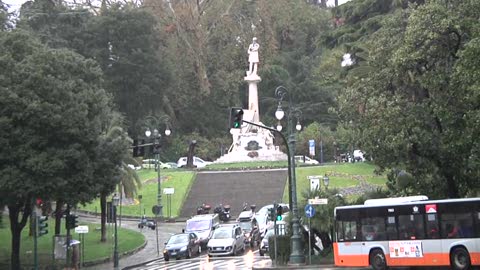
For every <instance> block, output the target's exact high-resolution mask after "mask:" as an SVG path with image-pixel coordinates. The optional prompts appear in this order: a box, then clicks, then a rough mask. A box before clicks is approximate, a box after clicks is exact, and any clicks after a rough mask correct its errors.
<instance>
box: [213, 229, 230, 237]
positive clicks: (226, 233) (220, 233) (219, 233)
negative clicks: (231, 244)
mask: <svg viewBox="0 0 480 270" xmlns="http://www.w3.org/2000/svg"><path fill="white" fill-rule="evenodd" d="M212 238H213V239H229V238H232V230H231V229H216V230H215V233H213V236H212Z"/></svg>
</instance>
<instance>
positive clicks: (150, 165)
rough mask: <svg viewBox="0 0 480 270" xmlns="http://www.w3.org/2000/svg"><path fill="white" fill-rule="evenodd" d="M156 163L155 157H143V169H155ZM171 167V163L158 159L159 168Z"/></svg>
mask: <svg viewBox="0 0 480 270" xmlns="http://www.w3.org/2000/svg"><path fill="white" fill-rule="evenodd" d="M156 164H157V160H156V159H144V160H143V161H142V167H143V168H144V169H155V167H156ZM171 168H172V165H170V164H168V163H163V162H161V161H160V169H162V170H163V169H171Z"/></svg>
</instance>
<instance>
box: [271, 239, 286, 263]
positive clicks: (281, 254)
mask: <svg viewBox="0 0 480 270" xmlns="http://www.w3.org/2000/svg"><path fill="white" fill-rule="evenodd" d="M274 240H275V236H272V237H270V238H268V254H269V255H270V259H272V261H274V260H275V242H274ZM289 258H290V236H289V235H277V265H286V264H287V263H288V259H289Z"/></svg>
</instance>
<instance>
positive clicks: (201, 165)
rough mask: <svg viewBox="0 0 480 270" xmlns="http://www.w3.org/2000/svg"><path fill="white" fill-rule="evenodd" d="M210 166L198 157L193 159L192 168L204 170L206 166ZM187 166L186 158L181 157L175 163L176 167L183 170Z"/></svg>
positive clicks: (208, 162)
mask: <svg viewBox="0 0 480 270" xmlns="http://www.w3.org/2000/svg"><path fill="white" fill-rule="evenodd" d="M210 164H212V162H210V161H205V160H203V159H201V158H199V157H193V166H194V167H196V168H204V167H205V166H207V165H210ZM185 166H187V157H181V158H179V159H178V161H177V167H178V168H183V167H185Z"/></svg>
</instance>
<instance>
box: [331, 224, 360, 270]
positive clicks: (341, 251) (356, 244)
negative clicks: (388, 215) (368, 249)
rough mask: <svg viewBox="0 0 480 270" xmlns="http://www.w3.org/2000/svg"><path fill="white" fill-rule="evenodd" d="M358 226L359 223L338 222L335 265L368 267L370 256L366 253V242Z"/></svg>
mask: <svg viewBox="0 0 480 270" xmlns="http://www.w3.org/2000/svg"><path fill="white" fill-rule="evenodd" d="M358 224H359V223H358V222H357V221H339V222H337V239H336V240H337V241H336V243H335V245H336V248H335V265H337V266H359V265H360V266H368V255H367V256H365V253H364V252H365V241H362V239H361V231H360V229H359V226H358ZM367 254H368V253H367Z"/></svg>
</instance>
